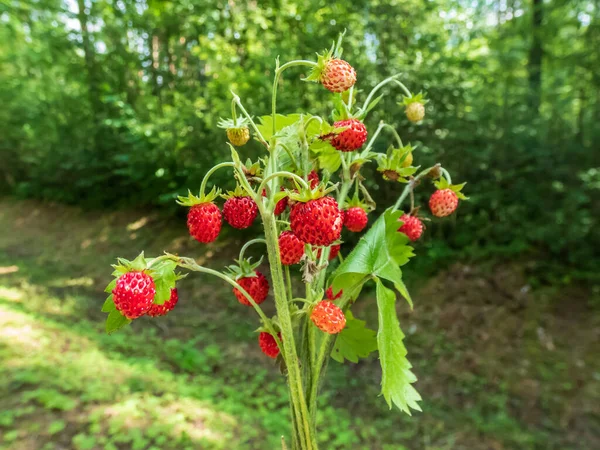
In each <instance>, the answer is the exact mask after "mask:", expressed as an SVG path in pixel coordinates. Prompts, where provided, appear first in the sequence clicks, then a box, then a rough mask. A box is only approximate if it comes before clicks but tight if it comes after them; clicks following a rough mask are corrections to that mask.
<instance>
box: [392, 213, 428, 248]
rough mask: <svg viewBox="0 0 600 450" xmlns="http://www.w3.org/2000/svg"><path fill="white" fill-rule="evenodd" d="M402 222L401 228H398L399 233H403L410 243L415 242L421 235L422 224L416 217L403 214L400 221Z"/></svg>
mask: <svg viewBox="0 0 600 450" xmlns="http://www.w3.org/2000/svg"><path fill="white" fill-rule="evenodd" d="M399 220H401V221H402V222H404V223H403V224H402V226H401V227H400V228H398V231H399V232H400V233H404V234H405V235H407V236H408V238H409V239H410V240H411V241H413V242H414V241H416V240H417V239H419V238H420V237H421V235H422V234H423V228H424V227H423V222H421V220H420V219H419V218H418V217H415V216H409V215H408V214H403V215H402V217H400V219H399Z"/></svg>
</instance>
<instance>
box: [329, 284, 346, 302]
mask: <svg viewBox="0 0 600 450" xmlns="http://www.w3.org/2000/svg"><path fill="white" fill-rule="evenodd" d="M342 295H344V290H343V289H340V291H339V292H338V293H337V294H335V295H333V286H329V287H328V288H327V290H326V291H325V297H327V300H337V299H338V298H340V297H341V296H342Z"/></svg>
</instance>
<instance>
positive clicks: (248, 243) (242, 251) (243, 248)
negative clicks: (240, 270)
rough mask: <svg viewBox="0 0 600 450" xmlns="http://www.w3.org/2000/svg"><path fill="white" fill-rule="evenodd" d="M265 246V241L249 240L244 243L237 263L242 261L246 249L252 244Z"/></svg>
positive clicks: (258, 239)
mask: <svg viewBox="0 0 600 450" xmlns="http://www.w3.org/2000/svg"><path fill="white" fill-rule="evenodd" d="M261 243H262V244H266V243H267V241H265V240H264V239H260V238H257V239H251V240H249V241H248V242H246V243H245V244H244V246H243V247H242V248H241V250H240V256H239V257H238V261H242V260H243V259H244V253H246V250H248V247H250V246H251V245H252V244H261Z"/></svg>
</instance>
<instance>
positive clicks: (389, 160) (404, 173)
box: [377, 144, 419, 183]
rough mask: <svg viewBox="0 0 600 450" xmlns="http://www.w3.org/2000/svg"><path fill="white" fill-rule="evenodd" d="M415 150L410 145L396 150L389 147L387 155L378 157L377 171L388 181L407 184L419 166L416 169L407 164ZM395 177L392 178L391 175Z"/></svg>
mask: <svg viewBox="0 0 600 450" xmlns="http://www.w3.org/2000/svg"><path fill="white" fill-rule="evenodd" d="M413 151H414V148H413V147H412V145H410V144H408V145H405V146H404V147H400V148H394V147H393V146H391V147H389V148H388V150H387V152H386V154H385V155H383V154H378V156H377V171H378V172H381V173H382V174H383V175H384V178H385V179H386V180H388V181H398V182H399V183H407V182H408V181H409V180H408V177H410V176H411V175H413V174H414V173H415V172H416V171H417V170H418V169H419V166H417V167H415V166H412V165H409V166H407V165H406V164H408V163H405V162H406V159H407V158H408V157H409V156H408V155H410V154H411V153H412V152H413ZM392 173H393V174H395V176H393V177H392V176H391V174H392Z"/></svg>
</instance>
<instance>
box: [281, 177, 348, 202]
mask: <svg viewBox="0 0 600 450" xmlns="http://www.w3.org/2000/svg"><path fill="white" fill-rule="evenodd" d="M294 184H295V185H296V190H295V191H290V190H287V189H286V193H287V196H288V197H289V198H290V200H294V201H297V202H302V203H306V202H308V201H309V200H316V199H318V198H322V197H325V196H326V195H327V194H329V193H330V192H332V191H334V190H335V189H336V188H337V184H334V185H332V186H329V187H326V184H325V183H324V182H323V181H322V182H321V183H319V184H318V185H317V186H315V188H314V189H306V188H303V187H302V186H300V185H299V184H298V183H296V181H294Z"/></svg>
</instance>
